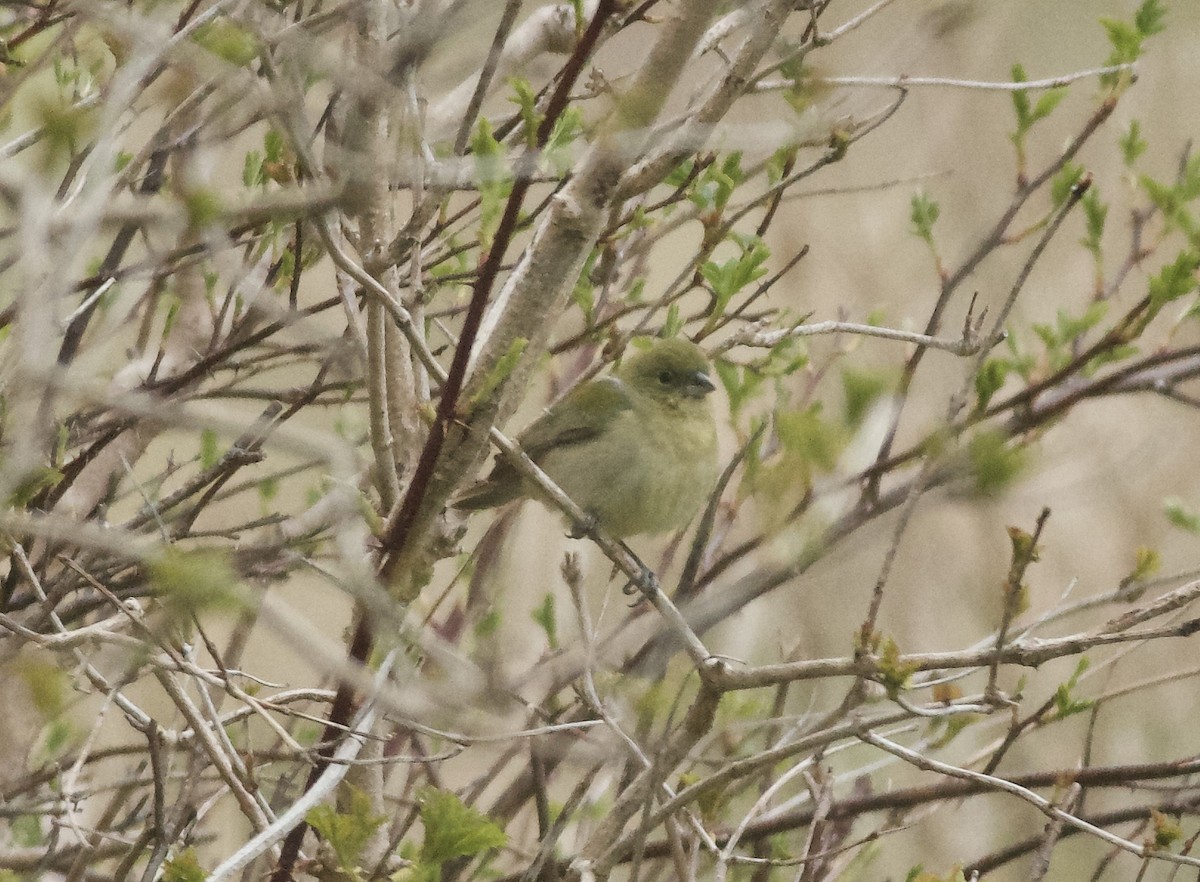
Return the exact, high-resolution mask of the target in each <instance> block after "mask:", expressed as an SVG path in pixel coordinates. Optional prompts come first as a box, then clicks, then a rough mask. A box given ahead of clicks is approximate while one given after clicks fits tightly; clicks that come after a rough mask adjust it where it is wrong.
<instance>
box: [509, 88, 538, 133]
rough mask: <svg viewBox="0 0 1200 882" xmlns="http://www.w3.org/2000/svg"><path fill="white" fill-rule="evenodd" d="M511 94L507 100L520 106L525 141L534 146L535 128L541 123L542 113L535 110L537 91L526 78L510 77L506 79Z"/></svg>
mask: <svg viewBox="0 0 1200 882" xmlns="http://www.w3.org/2000/svg"><path fill="white" fill-rule="evenodd" d="M508 85H509V86H510V87H511V88H512V90H513V94H512V96H510V97H509V99H508V100H509V101H511V102H512V103H513V104H515V105H517V107H518V108H520V113H521V122H522V124H523V126H524V129H525V143H526V144H527V145H528V146H530V147H534V146H536V145H537V130H538V126H540V125H541V124H542V115H541V114H540V113H538V110H537V93H536V92H535V91H534V90H533V87H532V86H531V85H529V81H528V80H523V79H521V78H520V77H512V78H510V79H509V81H508Z"/></svg>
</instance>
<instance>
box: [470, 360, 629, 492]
mask: <svg viewBox="0 0 1200 882" xmlns="http://www.w3.org/2000/svg"><path fill="white" fill-rule="evenodd" d="M632 407H633V401H632V400H631V399H630V397H629V392H628V390H627V389H626V388H625V385H624V384H623V383H622V382H621V381H620V380H618V379H617V378H616V377H602V378H600V379H598V380H589V381H588V382H586V383H581V384H579V385H578V386H576V387H575V388H574V389H572V390H571V391H570V392H568V393H567V395H566V397H565V398H563V399H562V400H561V401H559V402H557V403H556V404H554V406H552V407H551V408H550V409H549V410H547V411H546V412H545V413H544V414H542V415H541V416H540V417H538V419H536V420H534V422H533V423H532V424H531V425H530V426H529V428H527V429H526V430H525V431H524V432H522V433H521V437H520V442H521V449H523V450H524V451H525V453H526V454H527V455H528V456H529V457H530V459H532V460H533V461H534V462H538V461H540V460H541V458H542V457H543V456H544V455H545V454H546V453H547V452H549V451H550V450H553V449H555V448H562V447H568V446H570V445H573V444H582V443H583V442H585V441H590V440H592V439H593V438H596V437H598V436H599V435H600V434H601V433H602V432H603V431H604V429H605V427H606V426H608V425H609V424H611V422H612V420H613V418H614V417H616V415H617V414H619V413H620V412H621V411H623V410H630V409H631V408H632ZM520 495H521V479H520V476H519V475H518V474H517V470H516V469H514V468H513V466H512V463H510V462H509V461H508V459H506V458H505V457H503V456H500V455H497V456H496V464H495V466H494V467H493V468H492V471H491V473H490V474H489V475H488V476H487V477H486V478H485V479H484V480H482V481H480V482H478V483H477V484H475V485H474V486H472V487H468V488H467V489H466V490H465V491H464V492H463V493H462V494H460V495H459V496H458V498H457V499H455V501H454V502H453V503H452V504H453V505H454V507H455V508H461V509H467V510H473V509H481V508H492V507H493V506H497V505H503V504H504V503H506V502H510V501H511V500H513V499H516V498H517V497H518V496H520Z"/></svg>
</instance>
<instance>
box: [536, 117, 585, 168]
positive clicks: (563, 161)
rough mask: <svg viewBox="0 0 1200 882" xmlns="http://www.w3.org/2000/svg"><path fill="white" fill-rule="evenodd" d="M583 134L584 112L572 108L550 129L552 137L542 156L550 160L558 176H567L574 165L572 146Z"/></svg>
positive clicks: (548, 139)
mask: <svg viewBox="0 0 1200 882" xmlns="http://www.w3.org/2000/svg"><path fill="white" fill-rule="evenodd" d="M582 134H583V111H581V110H580V109H579V108H578V107H575V106H573V105H572V106H571V107H568V108H567V109H566V110H564V111H563V112H562V114H560V115H559V117H558V119H556V120H555V121H554V126H553V128H551V129H550V137H549V138H547V139H546V146H545V147H544V148H543V150H542V155H543V156H544V157H545V158H546V159H547V160H549V162H550V165H551V166H552V167H553V168H554V171H555V172H556V173H557V174H560V175H563V174H566V173H567V172H568V171H569V170H570V168H571V166H572V165H573V162H574V160H573V158H572V156H571V151H570V150H569V148H570V146H571V145H572V144H573V143H575V141H577V140H578V139H579V136H580V135H582Z"/></svg>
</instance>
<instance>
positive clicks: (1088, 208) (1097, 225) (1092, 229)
mask: <svg viewBox="0 0 1200 882" xmlns="http://www.w3.org/2000/svg"><path fill="white" fill-rule="evenodd" d="M1080 204H1081V205H1082V206H1083V217H1084V222H1085V223H1086V225H1087V235H1086V236H1084V237H1083V240H1082V242H1083V246H1084V247H1085V248H1087V250H1088V251H1090V252H1091V253H1092V254H1093V255H1094V256H1095V257H1097V258H1099V257H1100V253H1101V251H1102V250H1103V239H1104V224H1105V222H1106V221H1107V220H1108V206H1107V205H1106V204H1105V203H1103V202H1101V201H1100V193H1099V191H1098V190H1097V189H1096V187H1094V186H1093V187H1092V188H1091V189H1089V190H1088V191H1087V192H1086V193H1084V194H1083V199H1082V200H1080Z"/></svg>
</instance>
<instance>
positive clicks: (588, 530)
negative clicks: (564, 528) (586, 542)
mask: <svg viewBox="0 0 1200 882" xmlns="http://www.w3.org/2000/svg"><path fill="white" fill-rule="evenodd" d="M597 526H599V519H598V518H597V517H596V516H595V515H594V514H588V515H587V517H585V518H584V519H583V520H581V521H575V522H574V523H573V524H571V532H569V533H568V534H567V535H568V536H569V537H570V538H572V539H585V538H587V537H588V536H591V535H592V534H593V533H595V532H596V527H597Z"/></svg>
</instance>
